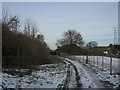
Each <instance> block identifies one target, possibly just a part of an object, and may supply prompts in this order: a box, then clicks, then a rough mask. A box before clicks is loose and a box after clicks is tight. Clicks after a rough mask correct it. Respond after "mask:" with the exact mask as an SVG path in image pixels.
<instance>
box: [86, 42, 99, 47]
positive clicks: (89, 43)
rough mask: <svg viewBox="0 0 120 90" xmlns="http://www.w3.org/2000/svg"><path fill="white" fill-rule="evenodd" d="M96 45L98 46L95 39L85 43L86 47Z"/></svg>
mask: <svg viewBox="0 0 120 90" xmlns="http://www.w3.org/2000/svg"><path fill="white" fill-rule="evenodd" d="M97 46H98V43H97V42H96V41H90V42H88V43H87V44H86V47H87V48H94V47H97Z"/></svg>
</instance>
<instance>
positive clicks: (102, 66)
mask: <svg viewBox="0 0 120 90" xmlns="http://www.w3.org/2000/svg"><path fill="white" fill-rule="evenodd" d="M103 70H104V56H102V71H103Z"/></svg>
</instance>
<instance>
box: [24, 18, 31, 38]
mask: <svg viewBox="0 0 120 90" xmlns="http://www.w3.org/2000/svg"><path fill="white" fill-rule="evenodd" d="M30 32H31V19H28V18H27V19H26V20H25V24H24V34H26V35H28V36H30Z"/></svg>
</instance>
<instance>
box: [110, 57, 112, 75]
mask: <svg viewBox="0 0 120 90" xmlns="http://www.w3.org/2000/svg"><path fill="white" fill-rule="evenodd" d="M110 74H112V57H110Z"/></svg>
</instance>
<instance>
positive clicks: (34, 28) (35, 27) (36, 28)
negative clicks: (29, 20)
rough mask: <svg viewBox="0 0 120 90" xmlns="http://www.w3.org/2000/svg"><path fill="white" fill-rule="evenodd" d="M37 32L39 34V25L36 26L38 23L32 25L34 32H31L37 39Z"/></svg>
mask: <svg viewBox="0 0 120 90" xmlns="http://www.w3.org/2000/svg"><path fill="white" fill-rule="evenodd" d="M37 32H38V27H37V24H36V23H33V25H32V31H31V36H32V38H35V36H36V34H37Z"/></svg>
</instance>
